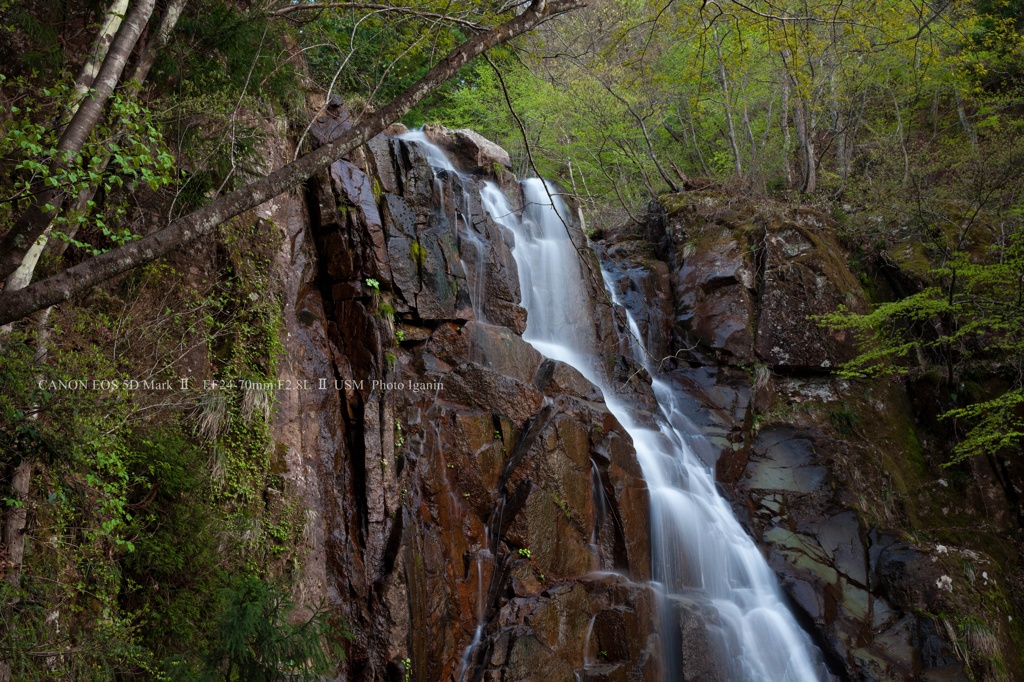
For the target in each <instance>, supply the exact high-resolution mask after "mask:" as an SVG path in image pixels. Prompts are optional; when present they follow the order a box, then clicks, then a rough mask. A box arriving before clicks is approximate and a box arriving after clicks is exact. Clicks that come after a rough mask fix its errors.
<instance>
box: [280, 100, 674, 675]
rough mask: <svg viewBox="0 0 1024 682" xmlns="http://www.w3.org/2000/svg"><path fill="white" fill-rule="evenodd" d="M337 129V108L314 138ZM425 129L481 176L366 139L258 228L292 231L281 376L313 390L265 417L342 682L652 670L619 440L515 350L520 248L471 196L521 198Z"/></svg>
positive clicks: (639, 517) (640, 504) (483, 162)
mask: <svg viewBox="0 0 1024 682" xmlns="http://www.w3.org/2000/svg"><path fill="white" fill-rule="evenodd" d="M346 120H347V115H346V113H345V111H344V107H342V106H341V105H340V103H339V102H334V103H332V107H330V108H329V110H328V112H327V114H326V115H325V116H324V117H322V119H321V120H320V121H319V122H318V125H317V126H315V128H314V130H313V134H314V136H315V137H316V138H317V140H318V141H319V142H321V143H322V142H323V141H324V140H326V139H329V137H330V135H332V134H336V131H338V130H340V129H342V128H343V126H344V125H346ZM433 134H434V135H436V136H437V141H438V143H439V144H444V145H446V146H448V147H450V148H451V150H452V151H457V152H459V153H458V154H453V158H455V159H456V162H458V163H461V164H462V165H463V167H464V169H465V170H466V171H469V172H473V173H475V174H474V175H467V176H465V177H460V176H459V175H458V174H456V173H454V172H439V173H436V174H435V171H434V170H433V169H432V168H431V166H430V164H429V163H428V161H427V159H426V157H425V156H424V153H423V149H422V148H421V147H420V146H418V145H417V144H415V143H412V142H408V141H403V140H401V139H398V138H396V137H388V136H381V137H379V138H376V139H374V140H372V141H371V142H370V143H369V144H368V145H366V146H365V147H363V148H362V149H360V150H359V152H358V153H356V154H354V155H353V156H352V157H351V158H350V159H346V160H340V161H338V162H336V163H335V164H334V165H333V166H332V167H331V168H330V171H329V173H325V174H322V175H320V176H318V177H317V178H315V180H314V181H313V182H311V183H310V184H309V186H308V187H307V190H306V194H305V196H298V195H296V196H292V197H290V198H287V199H281V200H279V201H278V202H277V203H276V204H275V205H274V206H273V207H272V208H271V214H272V215H270V216H268V217H269V218H271V219H273V220H275V221H276V222H277V223H278V224H279V225H281V226H282V227H284V226H287V227H286V232H287V236H288V237H289V238H288V239H287V240H286V243H285V246H284V251H283V252H282V254H280V255H279V265H280V273H281V277H282V281H283V288H284V291H285V294H286V296H285V298H286V299H287V309H286V318H287V328H288V336H287V338H286V339H285V340H284V343H285V346H286V349H287V351H288V354H289V362H288V363H287V365H286V369H285V370H284V371H285V374H284V375H283V376H282V378H283V379H287V380H290V381H291V382H292V385H295V386H310V387H312V390H298V391H291V392H288V391H285V392H284V396H283V399H282V403H281V408H280V410H279V414H278V421H277V423H278V428H277V433H278V439H277V442H278V455H279V457H280V460H281V464H282V466H283V467H284V468H285V469H286V471H287V476H288V477H289V478H290V481H291V484H292V485H293V486H294V490H295V491H296V492H297V493H298V494H300V495H301V496H302V497H303V499H304V502H305V504H306V506H307V508H308V509H309V511H308V513H307V520H308V528H307V531H308V532H307V537H308V548H307V552H306V555H305V559H304V561H305V563H304V576H305V577H304V579H303V580H302V582H301V585H300V592H301V593H302V596H303V598H304V601H305V603H307V604H310V605H312V604H315V603H316V601H317V600H318V599H319V598H325V599H326V600H327V602H328V603H329V604H330V605H331V606H333V607H334V608H336V609H338V610H340V611H341V612H342V613H343V614H344V616H345V619H346V620H347V623H348V625H349V627H350V628H351V630H352V632H353V634H354V638H353V640H352V641H351V643H350V645H349V646H348V656H347V659H346V661H345V663H344V666H343V667H344V671H343V673H342V675H341V679H351V680H357V679H358V680H363V679H377V680H383V679H392V680H402V679H413V680H422V681H426V680H456V679H465V680H470V679H488V680H525V679H549V680H574V679H577V675H583V674H584V673H586V674H587V675H588V676H589V677H588V679H625V676H629V679H649V680H656V679H660V677H661V673H660V670H659V665H660V664H659V661H660V657H659V655H658V646H659V644H658V640H657V636H656V634H655V620H656V613H655V610H654V606H653V600H652V596H651V591H650V588H649V587H647V586H646V585H645V583H644V581H645V580H647V579H649V570H650V569H649V567H650V549H649V546H648V541H647V538H648V537H649V532H648V529H647V527H646V524H647V507H648V501H647V492H646V488H645V485H644V482H643V480H642V478H641V475H640V469H639V466H638V464H637V462H636V458H635V454H634V452H633V448H632V445H631V443H630V441H629V439H628V437H627V436H626V435H625V433H624V432H623V431H622V429H621V427H620V426H619V424H618V423H617V422H616V420H615V419H614V417H612V415H611V414H610V413H609V412H608V411H607V409H606V408H605V406H604V405H603V403H602V402H601V398H600V392H599V391H597V390H596V389H595V387H594V386H592V385H591V384H590V383H589V382H588V381H587V380H586V379H584V378H583V377H582V376H581V375H579V374H578V373H577V372H576V371H575V370H573V369H572V368H570V367H568V366H566V365H563V364H561V363H558V362H552V361H547V360H545V359H544V358H543V357H542V356H540V354H539V353H537V352H536V351H535V350H534V349H533V348H532V347H531V346H529V345H528V344H527V343H526V342H524V341H523V340H522V338H521V334H522V332H523V330H524V329H525V323H526V314H525V311H524V310H523V309H522V308H520V307H519V284H518V279H517V274H516V268H515V263H514V261H513V259H512V256H511V250H510V246H511V236H510V235H509V234H508V233H507V231H505V230H503V228H500V227H499V226H498V225H497V224H495V223H494V221H493V220H492V219H491V218H490V216H489V215H488V214H487V213H486V212H485V211H484V210H483V209H482V208H481V206H480V203H479V198H478V197H479V192H478V190H479V187H480V185H481V183H482V182H484V181H485V180H494V181H499V182H504V183H505V185H506V190H508V191H509V192H510V193H514V192H515V191H516V185H515V184H514V183H513V182H510V180H511V179H512V178H511V176H510V175H509V174H508V172H507V168H506V166H505V165H504V164H507V156H505V157H502V155H501V154H500V153H498V152H496V151H495V148H494V147H493V145H490V144H489V143H486V141H482V140H481V139H480V138H479V137H478V136H474V135H470V134H467V133H459V132H456V133H450V132H446V131H440V130H439V131H433ZM498 151H500V150H498ZM574 229H577V230H578V229H579V226H578V225H577V226H574ZM581 236H582V235H581ZM593 299H594V301H595V305H597V301H598V300H599V299H600V301H601V303H600V305H602V306H604V310H605V320H604V325H605V328H606V329H612V322H611V318H610V309H609V308H608V306H607V303H606V302H604V300H603V292H602V291H597V290H595V291H593ZM321 389H322V390H321Z"/></svg>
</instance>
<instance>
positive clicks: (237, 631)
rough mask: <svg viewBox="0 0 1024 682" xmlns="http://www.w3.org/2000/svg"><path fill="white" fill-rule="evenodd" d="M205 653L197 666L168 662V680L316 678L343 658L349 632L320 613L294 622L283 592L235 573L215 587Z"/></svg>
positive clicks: (266, 681)
mask: <svg viewBox="0 0 1024 682" xmlns="http://www.w3.org/2000/svg"><path fill="white" fill-rule="evenodd" d="M219 598H220V599H219V600H220V602H221V603H223V605H224V606H223V610H222V611H221V612H220V614H219V615H218V616H217V618H216V622H215V626H214V628H213V632H212V634H211V637H210V644H209V649H208V651H207V653H206V654H205V655H204V656H203V660H202V663H201V664H200V665H198V666H193V665H189V664H188V663H187V662H186V661H183V660H181V659H178V660H172V661H169V662H168V669H169V673H170V676H171V679H172V680H176V681H181V682H185V681H189V682H192V681H194V682H206V681H210V682H212V681H213V680H224V681H225V682H234V681H235V680H238V681H239V682H243V681H244V682H250V681H252V682H277V681H278V680H280V681H284V680H321V679H323V678H324V676H325V675H329V674H330V673H332V672H333V671H334V668H335V667H336V665H337V663H338V662H339V661H340V660H341V659H342V658H343V657H344V651H343V649H342V646H341V645H342V642H343V640H344V639H346V638H348V637H350V635H349V634H348V633H347V631H345V630H344V629H342V628H339V627H338V626H337V625H336V624H333V623H331V622H330V619H329V618H328V617H327V616H326V614H324V613H323V612H319V611H318V612H316V613H314V614H313V615H312V616H311V617H310V618H309V619H307V620H305V621H303V622H301V623H298V624H294V623H293V622H292V614H293V611H294V609H295V607H294V604H293V603H292V601H291V600H290V598H289V597H288V595H287V592H285V591H284V590H282V589H280V588H278V587H274V586H272V585H268V584H267V583H265V582H263V581H260V580H258V579H256V578H253V577H252V576H245V575H242V576H237V577H235V578H233V579H232V580H231V581H230V582H229V583H228V585H227V586H226V587H224V588H223V589H222V590H221V591H220V595H219Z"/></svg>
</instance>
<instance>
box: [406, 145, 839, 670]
mask: <svg viewBox="0 0 1024 682" xmlns="http://www.w3.org/2000/svg"><path fill="white" fill-rule="evenodd" d="M402 138H403V139H404V140H407V141H409V142H412V143H415V144H418V145H420V146H421V148H422V149H423V151H424V153H425V156H426V158H427V161H428V163H430V164H431V166H433V167H434V170H435V180H437V175H438V172H439V171H446V172H448V173H452V174H458V175H460V177H461V178H462V179H463V180H464V181H465V180H466V178H465V176H463V175H461V174H459V172H458V171H457V170H456V169H455V168H454V166H453V165H452V163H451V161H450V160H449V159H448V158H447V156H446V155H445V153H444V151H443V150H441V149H440V148H439V147H437V146H436V145H434V144H432V143H431V142H430V141H429V139H427V137H426V135H424V134H423V133H422V132H421V131H412V132H409V133H406V134H404V135H402ZM463 187H465V184H464V183H463ZM521 191H522V198H523V211H522V214H521V216H520V215H517V214H516V213H515V212H514V211H513V210H512V208H511V207H510V205H509V203H508V200H507V199H506V197H505V195H504V194H503V193H502V191H501V189H500V188H498V187H497V185H495V184H493V183H486V184H485V185H484V188H483V189H482V190H481V192H480V199H481V204H482V205H483V208H484V210H486V211H487V212H488V213H489V214H490V216H491V218H492V219H493V220H494V221H495V222H497V223H498V224H500V225H502V226H504V227H505V228H507V229H508V230H509V231H511V232H512V234H513V235H514V237H515V246H514V248H513V251H512V254H513V256H514V258H515V261H516V266H517V269H518V273H519V284H520V289H521V294H522V305H523V307H524V308H526V310H527V312H528V321H527V326H526V333H525V334H524V335H523V338H524V339H525V340H526V341H527V342H529V343H530V344H531V345H532V346H533V347H534V348H536V349H537V350H538V351H539V352H540V353H542V354H543V355H545V356H546V357H549V358H552V359H555V360H560V361H562V362H565V363H566V364H568V365H571V366H572V367H574V368H575V369H577V370H578V371H579V372H580V373H582V374H583V375H584V376H585V377H586V378H587V379H589V380H590V381H591V382H592V383H593V384H595V385H596V386H597V387H598V388H600V389H601V392H602V393H603V395H604V398H605V403H606V404H607V406H608V409H609V410H610V411H611V412H612V414H613V415H615V417H616V418H617V419H618V420H619V423H621V424H622V426H623V428H624V429H625V430H626V431H627V432H628V433H629V435H630V436H631V438H632V440H633V445H634V448H635V449H636V454H637V459H638V461H639V462H640V465H641V468H642V470H643V474H644V478H645V480H646V482H647V486H648V489H649V491H650V499H651V535H652V537H651V547H652V563H653V565H652V569H653V570H652V574H653V576H654V580H655V583H656V587H657V589H658V592H659V595H660V597H661V599H660V601H661V612H662V614H663V616H662V632H661V636H662V641H663V648H664V649H665V665H666V678H667V679H670V680H677V679H679V678H680V677H681V674H680V669H681V667H682V662H681V651H680V650H679V649H680V646H672V644H671V642H672V641H673V640H672V638H673V637H674V638H675V640H674V641H675V642H677V643H680V644H681V639H680V637H681V634H680V629H681V628H680V617H681V616H680V614H681V613H682V612H683V611H684V610H689V612H690V614H693V613H694V612H695V611H694V609H695V610H696V613H698V614H699V616H698V617H699V618H700V619H701V621H702V624H703V625H704V627H705V628H706V630H707V632H708V638H707V641H708V642H709V644H710V646H712V647H713V648H714V649H715V652H714V653H715V655H716V658H717V659H718V661H719V662H720V663H721V664H722V667H723V669H724V670H725V671H727V675H728V679H729V680H730V681H731V682H740V681H746V682H808V681H812V680H820V679H827V678H828V673H827V672H826V671H825V669H824V664H823V663H822V661H821V655H820V652H819V651H818V650H817V648H816V647H815V646H814V645H813V643H812V642H811V640H810V637H808V635H807V633H805V632H804V631H803V630H802V629H801V628H800V626H799V625H798V624H797V622H796V620H795V618H794V617H793V614H792V613H791V612H790V610H789V609H788V608H787V607H786V605H785V604H784V603H783V601H782V598H781V594H780V591H779V587H778V584H777V581H776V579H775V575H774V574H773V573H772V571H771V569H770V568H769V566H768V564H767V562H766V561H765V559H764V557H763V556H762V555H761V552H760V550H759V549H758V548H757V545H755V544H754V541H753V540H752V539H751V538H750V536H748V535H747V534H746V532H744V530H743V528H742V527H741V526H740V524H739V522H738V521H737V519H736V517H735V516H734V515H733V513H732V510H731V508H730V507H729V504H728V502H727V501H726V500H725V499H724V498H723V497H722V496H721V495H720V494H719V493H718V490H717V488H716V485H715V478H714V472H713V470H712V468H711V466H710V465H709V464H707V463H705V462H704V461H703V460H701V459H700V458H699V457H698V456H697V455H696V453H695V452H694V448H693V447H692V446H691V443H694V442H695V440H697V439H700V438H701V436H699V434H696V433H695V432H694V429H693V427H692V425H690V423H689V420H688V419H687V418H686V416H685V415H684V414H683V411H682V410H681V409H680V407H679V404H680V401H679V399H678V396H677V395H676V393H675V391H674V389H673V388H672V387H671V386H670V385H669V384H668V383H666V382H664V381H662V380H660V379H659V378H658V377H657V375H656V373H655V368H654V367H653V366H651V365H650V364H649V363H648V362H647V361H646V352H645V350H644V349H643V348H642V345H641V344H642V341H641V337H640V330H639V327H638V325H637V324H636V322H635V321H634V320H633V319H632V317H631V316H630V315H629V311H628V310H626V309H625V308H621V309H622V310H623V311H624V312H625V313H626V316H627V322H628V333H629V334H630V337H631V338H630V339H629V344H628V346H629V348H630V349H631V350H632V352H633V354H634V356H635V359H637V360H638V361H639V362H641V364H643V365H645V366H646V367H647V369H648V371H649V372H650V374H651V376H652V377H653V383H652V388H653V390H654V395H655V398H656V399H657V402H658V406H659V408H660V412H661V413H660V415H657V417H658V418H657V425H656V428H652V427H651V426H649V425H641V424H640V423H638V421H637V420H636V419H634V417H633V414H632V412H631V410H630V409H629V406H628V405H627V404H626V403H625V402H624V401H623V400H621V399H620V398H619V397H618V396H617V395H616V393H615V390H614V387H613V386H612V384H611V382H610V381H609V380H608V378H607V377H606V376H605V372H604V371H603V369H602V364H601V359H602V355H601V353H600V349H599V347H598V341H597V334H596V332H595V326H594V320H592V319H590V316H589V315H588V311H589V310H590V307H589V305H588V301H589V296H588V290H587V279H588V278H589V277H590V276H591V273H590V269H589V268H588V267H587V266H586V265H585V264H584V263H583V261H582V260H581V256H580V252H581V250H582V249H585V248H588V247H587V246H586V245H585V244H584V243H582V242H583V241H584V238H583V236H582V234H580V233H579V232H578V231H577V232H576V233H575V239H576V240H577V241H576V242H574V241H573V239H574V230H573V229H572V225H573V222H572V218H571V216H570V214H569V211H568V209H567V206H566V204H565V202H563V201H562V200H561V198H560V197H559V196H558V190H557V188H556V187H555V186H554V185H551V184H550V183H547V182H545V181H543V180H539V179H531V180H525V181H523V182H522V184H521ZM465 212H466V213H468V210H466V211H465ZM457 213H458V211H457ZM456 220H457V218H456ZM471 222H472V221H471V219H470V218H469V217H468V216H464V220H463V223H464V227H465V228H466V231H467V232H469V233H471V234H474V235H475V233H474V232H473V229H472V225H471ZM460 232H461V231H460ZM460 237H462V238H466V235H462V234H460ZM470 240H471V241H472V242H473V243H472V246H473V250H474V253H475V255H476V256H477V258H478V262H479V263H481V264H482V261H483V258H484V256H483V253H482V250H483V246H482V244H480V243H478V242H477V241H476V240H473V239H470ZM483 277H484V273H483V271H482V268H481V270H480V271H479V276H478V284H479V280H480V279H482V278H483ZM605 287H606V289H607V290H608V292H609V296H610V298H611V299H612V303H613V304H615V305H616V306H618V301H617V300H616V299H615V296H614V292H613V291H612V289H611V287H608V286H607V285H605ZM483 292H484V288H483V286H482V285H481V286H478V287H474V294H475V297H474V298H476V299H477V300H474V301H473V307H474V309H477V308H481V309H482V307H483V302H482V300H480V299H481V298H482V296H483ZM478 559H479V557H478ZM478 568H479V566H478ZM478 580H479V577H478ZM482 615H483V614H481V619H480V623H479V625H478V626H477V629H476V631H475V633H474V636H473V639H472V641H471V642H470V644H469V646H468V647H467V648H466V650H465V651H464V653H463V659H462V665H461V669H460V671H459V676H458V677H459V679H461V678H462V677H463V676H464V675H465V674H466V672H467V670H468V669H469V667H470V664H471V663H470V662H471V660H472V656H473V653H474V650H475V649H476V647H477V646H478V645H479V643H480V640H481V636H482V632H483V620H482ZM588 637H589V633H588Z"/></svg>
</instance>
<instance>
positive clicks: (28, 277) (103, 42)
mask: <svg viewBox="0 0 1024 682" xmlns="http://www.w3.org/2000/svg"><path fill="white" fill-rule="evenodd" d="M127 9H128V0H113V1H112V2H111V3H110V7H108V8H107V11H106V13H105V14H104V15H103V24H102V25H101V26H100V32H99V34H97V36H96V39H95V40H93V42H92V48H91V49H90V50H89V56H88V58H87V59H86V60H85V64H83V65H82V70H81V71H80V72H79V73H78V77H77V78H76V79H75V95H77V97H76V98H75V102H74V104H72V105H71V109H70V111H69V113H70V114H71V116H72V117H73V116H74V115H75V114H76V113H78V106H79V104H81V102H82V101H83V100H84V99H85V97H86V95H88V94H89V88H91V87H92V84H93V81H95V80H96V75H97V74H98V73H99V71H100V67H101V66H102V64H103V59H104V58H105V57H106V56H107V49H108V48H109V47H110V43H111V41H112V40H113V39H114V35H115V34H116V33H117V30H118V29H119V28H120V27H121V20H122V19H123V18H124V13H125V10H127ZM52 227H53V220H52V218H51V220H50V222H49V223H48V224H47V226H46V228H45V229H44V230H43V234H41V235H40V236H39V238H38V239H37V240H36V241H35V242H34V243H33V244H32V246H31V247H30V248H29V250H28V253H26V254H25V257H24V259H23V260H22V261H21V263H20V264H19V265H18V269H17V270H15V271H14V272H13V273H11V275H10V276H9V277H8V278H7V280H6V281H5V282H4V291H15V290H17V289H24V288H25V287H27V286H28V283H29V282H31V281H32V273H33V272H35V269H36V264H37V263H38V262H39V257H40V256H41V255H42V254H43V249H44V248H45V247H46V242H47V240H48V239H49V237H50V230H51V228H52Z"/></svg>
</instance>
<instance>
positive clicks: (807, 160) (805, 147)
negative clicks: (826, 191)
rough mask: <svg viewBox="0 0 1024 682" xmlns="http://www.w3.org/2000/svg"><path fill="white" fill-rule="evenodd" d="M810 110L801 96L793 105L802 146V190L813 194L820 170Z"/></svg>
mask: <svg viewBox="0 0 1024 682" xmlns="http://www.w3.org/2000/svg"><path fill="white" fill-rule="evenodd" d="M809 118H810V111H809V110H808V107H807V101H806V100H805V99H803V98H800V99H798V100H797V101H796V106H794V107H793V122H794V123H795V124H796V140H797V145H799V147H800V160H801V164H802V167H801V171H802V176H801V178H800V192H801V193H803V194H813V193H814V190H815V189H816V188H817V185H818V170H817V168H816V167H815V159H814V140H813V139H811V131H810V127H811V126H810V121H809Z"/></svg>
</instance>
